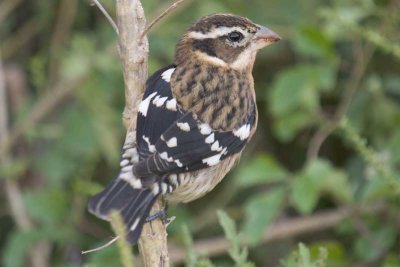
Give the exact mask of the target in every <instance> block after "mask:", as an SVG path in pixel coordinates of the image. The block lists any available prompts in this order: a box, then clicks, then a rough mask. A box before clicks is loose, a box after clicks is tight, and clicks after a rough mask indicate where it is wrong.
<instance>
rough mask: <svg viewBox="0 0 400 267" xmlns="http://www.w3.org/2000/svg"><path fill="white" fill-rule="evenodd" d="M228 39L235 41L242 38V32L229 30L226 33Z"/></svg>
mask: <svg viewBox="0 0 400 267" xmlns="http://www.w3.org/2000/svg"><path fill="white" fill-rule="evenodd" d="M228 39H229V41H231V42H235V43H236V42H239V41H241V40H242V39H243V34H242V33H240V32H238V31H234V32H230V33H229V34H228Z"/></svg>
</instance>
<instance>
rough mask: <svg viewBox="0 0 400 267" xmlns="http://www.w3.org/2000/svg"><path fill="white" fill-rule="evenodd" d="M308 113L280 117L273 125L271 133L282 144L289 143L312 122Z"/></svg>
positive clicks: (292, 113)
mask: <svg viewBox="0 0 400 267" xmlns="http://www.w3.org/2000/svg"><path fill="white" fill-rule="evenodd" d="M313 120H314V118H313V117H312V116H310V114H308V112H304V111H301V110H299V111H297V112H291V113H288V114H285V115H283V116H281V117H280V118H279V119H278V120H277V121H276V123H275V124H274V128H273V132H274V134H275V135H276V137H278V139H279V140H280V141H282V142H289V141H290V140H292V139H293V138H294V137H295V136H296V134H297V133H298V132H299V131H300V130H301V129H303V128H305V127H306V126H308V125H310V124H311V123H312V122H313Z"/></svg>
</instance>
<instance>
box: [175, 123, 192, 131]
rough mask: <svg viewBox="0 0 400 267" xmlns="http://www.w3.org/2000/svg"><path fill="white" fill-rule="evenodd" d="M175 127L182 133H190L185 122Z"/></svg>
mask: <svg viewBox="0 0 400 267" xmlns="http://www.w3.org/2000/svg"><path fill="white" fill-rule="evenodd" d="M176 126H178V128H179V129H181V130H182V131H184V132H189V131H190V126H189V123H187V122H178V123H177V124H176Z"/></svg>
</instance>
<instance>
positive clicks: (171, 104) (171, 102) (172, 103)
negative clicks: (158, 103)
mask: <svg viewBox="0 0 400 267" xmlns="http://www.w3.org/2000/svg"><path fill="white" fill-rule="evenodd" d="M166 107H167V109H169V110H172V111H177V108H176V99H175V98H172V99H171V100H168V101H167V105H166Z"/></svg>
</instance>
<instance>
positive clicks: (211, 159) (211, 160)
mask: <svg viewBox="0 0 400 267" xmlns="http://www.w3.org/2000/svg"><path fill="white" fill-rule="evenodd" d="M220 159H221V154H217V155H214V156H211V157H208V158H205V159H203V163H206V164H207V165H208V166H214V165H216V164H218V163H219V162H220Z"/></svg>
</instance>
